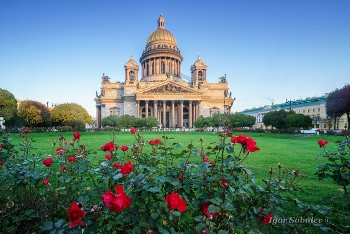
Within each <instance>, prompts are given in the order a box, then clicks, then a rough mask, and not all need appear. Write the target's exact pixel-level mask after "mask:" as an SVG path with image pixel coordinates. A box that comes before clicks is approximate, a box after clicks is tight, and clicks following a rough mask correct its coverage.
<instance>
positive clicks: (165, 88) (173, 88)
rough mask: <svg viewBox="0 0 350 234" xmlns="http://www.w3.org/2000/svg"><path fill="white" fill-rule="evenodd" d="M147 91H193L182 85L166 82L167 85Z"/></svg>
mask: <svg viewBox="0 0 350 234" xmlns="http://www.w3.org/2000/svg"><path fill="white" fill-rule="evenodd" d="M145 93H192V92H191V91H189V90H187V89H185V88H183V87H181V86H176V85H173V84H166V85H163V86H160V87H157V88H154V89H151V90H149V91H147V92H145Z"/></svg>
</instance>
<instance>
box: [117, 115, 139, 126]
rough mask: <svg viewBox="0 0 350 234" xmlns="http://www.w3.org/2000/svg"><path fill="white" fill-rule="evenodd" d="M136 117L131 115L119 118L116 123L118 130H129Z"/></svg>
mask: <svg viewBox="0 0 350 234" xmlns="http://www.w3.org/2000/svg"><path fill="white" fill-rule="evenodd" d="M135 119H136V117H135V116H132V115H128V114H126V115H122V116H120V119H119V122H118V127H119V128H131V127H134V126H133V125H134V123H135V122H134V121H135Z"/></svg>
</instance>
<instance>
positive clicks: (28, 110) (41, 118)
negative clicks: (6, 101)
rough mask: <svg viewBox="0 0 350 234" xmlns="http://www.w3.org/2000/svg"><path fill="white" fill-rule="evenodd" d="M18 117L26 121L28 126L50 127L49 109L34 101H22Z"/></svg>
mask: <svg viewBox="0 0 350 234" xmlns="http://www.w3.org/2000/svg"><path fill="white" fill-rule="evenodd" d="M18 115H19V116H20V117H22V118H23V119H24V121H25V124H26V125H27V126H32V127H34V126H35V127H39V126H48V125H49V121H50V112H49V109H48V108H47V107H46V106H45V105H44V104H43V103H41V102H37V101H32V100H26V101H21V102H20V104H19V107H18Z"/></svg>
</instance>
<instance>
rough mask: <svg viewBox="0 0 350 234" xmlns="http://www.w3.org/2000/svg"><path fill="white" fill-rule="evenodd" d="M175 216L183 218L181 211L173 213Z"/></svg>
mask: <svg viewBox="0 0 350 234" xmlns="http://www.w3.org/2000/svg"><path fill="white" fill-rule="evenodd" d="M173 215H174V216H177V217H180V216H181V213H180V212H179V211H176V210H174V211H173Z"/></svg>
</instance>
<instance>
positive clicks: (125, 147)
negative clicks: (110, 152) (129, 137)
mask: <svg viewBox="0 0 350 234" xmlns="http://www.w3.org/2000/svg"><path fill="white" fill-rule="evenodd" d="M120 149H121V150H122V151H123V152H125V151H127V150H128V149H129V147H128V146H127V145H123V146H122V147H121V148H120Z"/></svg>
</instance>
